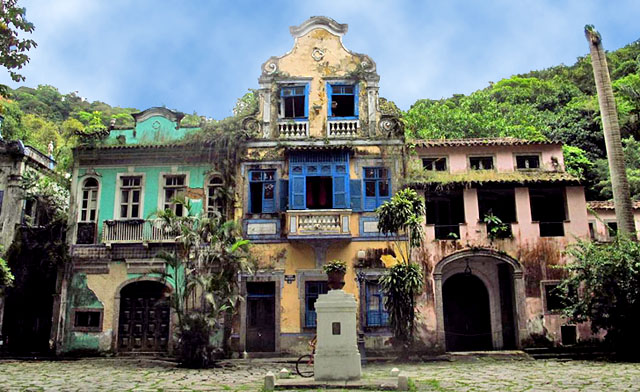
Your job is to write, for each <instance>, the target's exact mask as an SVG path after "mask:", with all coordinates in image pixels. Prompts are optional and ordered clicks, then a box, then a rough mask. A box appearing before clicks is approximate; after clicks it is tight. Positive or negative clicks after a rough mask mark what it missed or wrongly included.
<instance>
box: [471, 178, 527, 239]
mask: <svg viewBox="0 0 640 392" xmlns="http://www.w3.org/2000/svg"><path fill="white" fill-rule="evenodd" d="M478 209H479V212H480V220H481V221H486V222H487V230H490V229H492V228H495V230H493V232H494V233H496V236H497V238H508V237H511V223H514V222H516V221H517V219H516V197H515V192H514V190H513V188H510V189H483V188H481V189H478ZM488 217H489V218H488ZM492 217H495V218H498V219H499V221H498V220H496V219H492Z"/></svg>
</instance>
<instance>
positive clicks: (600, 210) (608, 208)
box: [587, 200, 640, 242]
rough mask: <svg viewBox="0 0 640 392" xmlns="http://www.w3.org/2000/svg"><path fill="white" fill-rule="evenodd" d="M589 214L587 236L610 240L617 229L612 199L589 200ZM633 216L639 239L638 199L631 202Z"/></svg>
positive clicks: (639, 208)
mask: <svg viewBox="0 0 640 392" xmlns="http://www.w3.org/2000/svg"><path fill="white" fill-rule="evenodd" d="M587 207H588V211H587V212H588V214H589V236H590V237H591V239H592V240H594V241H603V242H604V241H610V240H611V239H612V238H613V236H614V235H615V233H616V232H617V231H618V223H617V222H616V211H615V209H614V208H613V201H611V200H609V201H590V202H589V203H587ZM633 217H634V219H635V222H636V234H637V235H638V239H640V230H639V229H640V201H634V202H633Z"/></svg>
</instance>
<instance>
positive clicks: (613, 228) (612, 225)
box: [605, 221, 618, 239]
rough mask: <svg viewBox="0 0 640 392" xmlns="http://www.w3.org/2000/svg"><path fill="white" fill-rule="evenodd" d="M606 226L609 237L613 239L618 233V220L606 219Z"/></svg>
mask: <svg viewBox="0 0 640 392" xmlns="http://www.w3.org/2000/svg"><path fill="white" fill-rule="evenodd" d="M605 227H606V229H607V238H608V239H613V238H614V237H615V236H617V235H618V222H616V221H606V222H605Z"/></svg>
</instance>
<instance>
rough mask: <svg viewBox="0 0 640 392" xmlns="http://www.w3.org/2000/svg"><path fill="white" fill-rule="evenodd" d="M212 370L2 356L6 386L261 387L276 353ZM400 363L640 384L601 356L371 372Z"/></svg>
mask: <svg viewBox="0 0 640 392" xmlns="http://www.w3.org/2000/svg"><path fill="white" fill-rule="evenodd" d="M222 365H224V366H223V367H218V368H214V369H206V370H191V369H182V368H178V367H177V366H176V364H175V363H174V362H171V361H165V360H158V359H150V358H148V359H139V358H122V357H120V358H87V359H79V360H72V361H67V360H63V361H17V360H0V391H260V389H261V387H262V385H263V383H264V376H265V374H266V373H267V372H268V371H272V372H274V373H277V372H278V371H279V370H280V369H282V368H283V367H286V366H287V364H283V363H282V362H275V361H270V360H252V361H249V360H235V361H225V362H224V363H223V364H222ZM394 367H397V368H398V369H400V370H401V371H402V373H403V374H407V375H408V376H409V378H410V379H411V380H413V382H414V383H415V385H416V390H417V391H439V392H442V391H513V392H515V391H527V392H532V391H581V392H588V391H640V364H637V363H614V362H600V361H556V360H537V361H524V360H494V359H490V358H479V359H477V360H473V361H454V362H427V363H416V362H413V363H402V364H400V363H388V364H371V365H368V366H366V367H364V368H363V373H364V376H365V377H366V378H385V377H389V374H390V371H391V369H393V368H394Z"/></svg>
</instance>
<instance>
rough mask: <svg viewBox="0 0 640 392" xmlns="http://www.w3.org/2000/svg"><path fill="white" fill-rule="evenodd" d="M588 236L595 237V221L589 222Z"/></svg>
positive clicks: (593, 238)
mask: <svg viewBox="0 0 640 392" xmlns="http://www.w3.org/2000/svg"><path fill="white" fill-rule="evenodd" d="M589 238H591V239H592V240H595V239H596V222H594V221H590V222H589Z"/></svg>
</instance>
